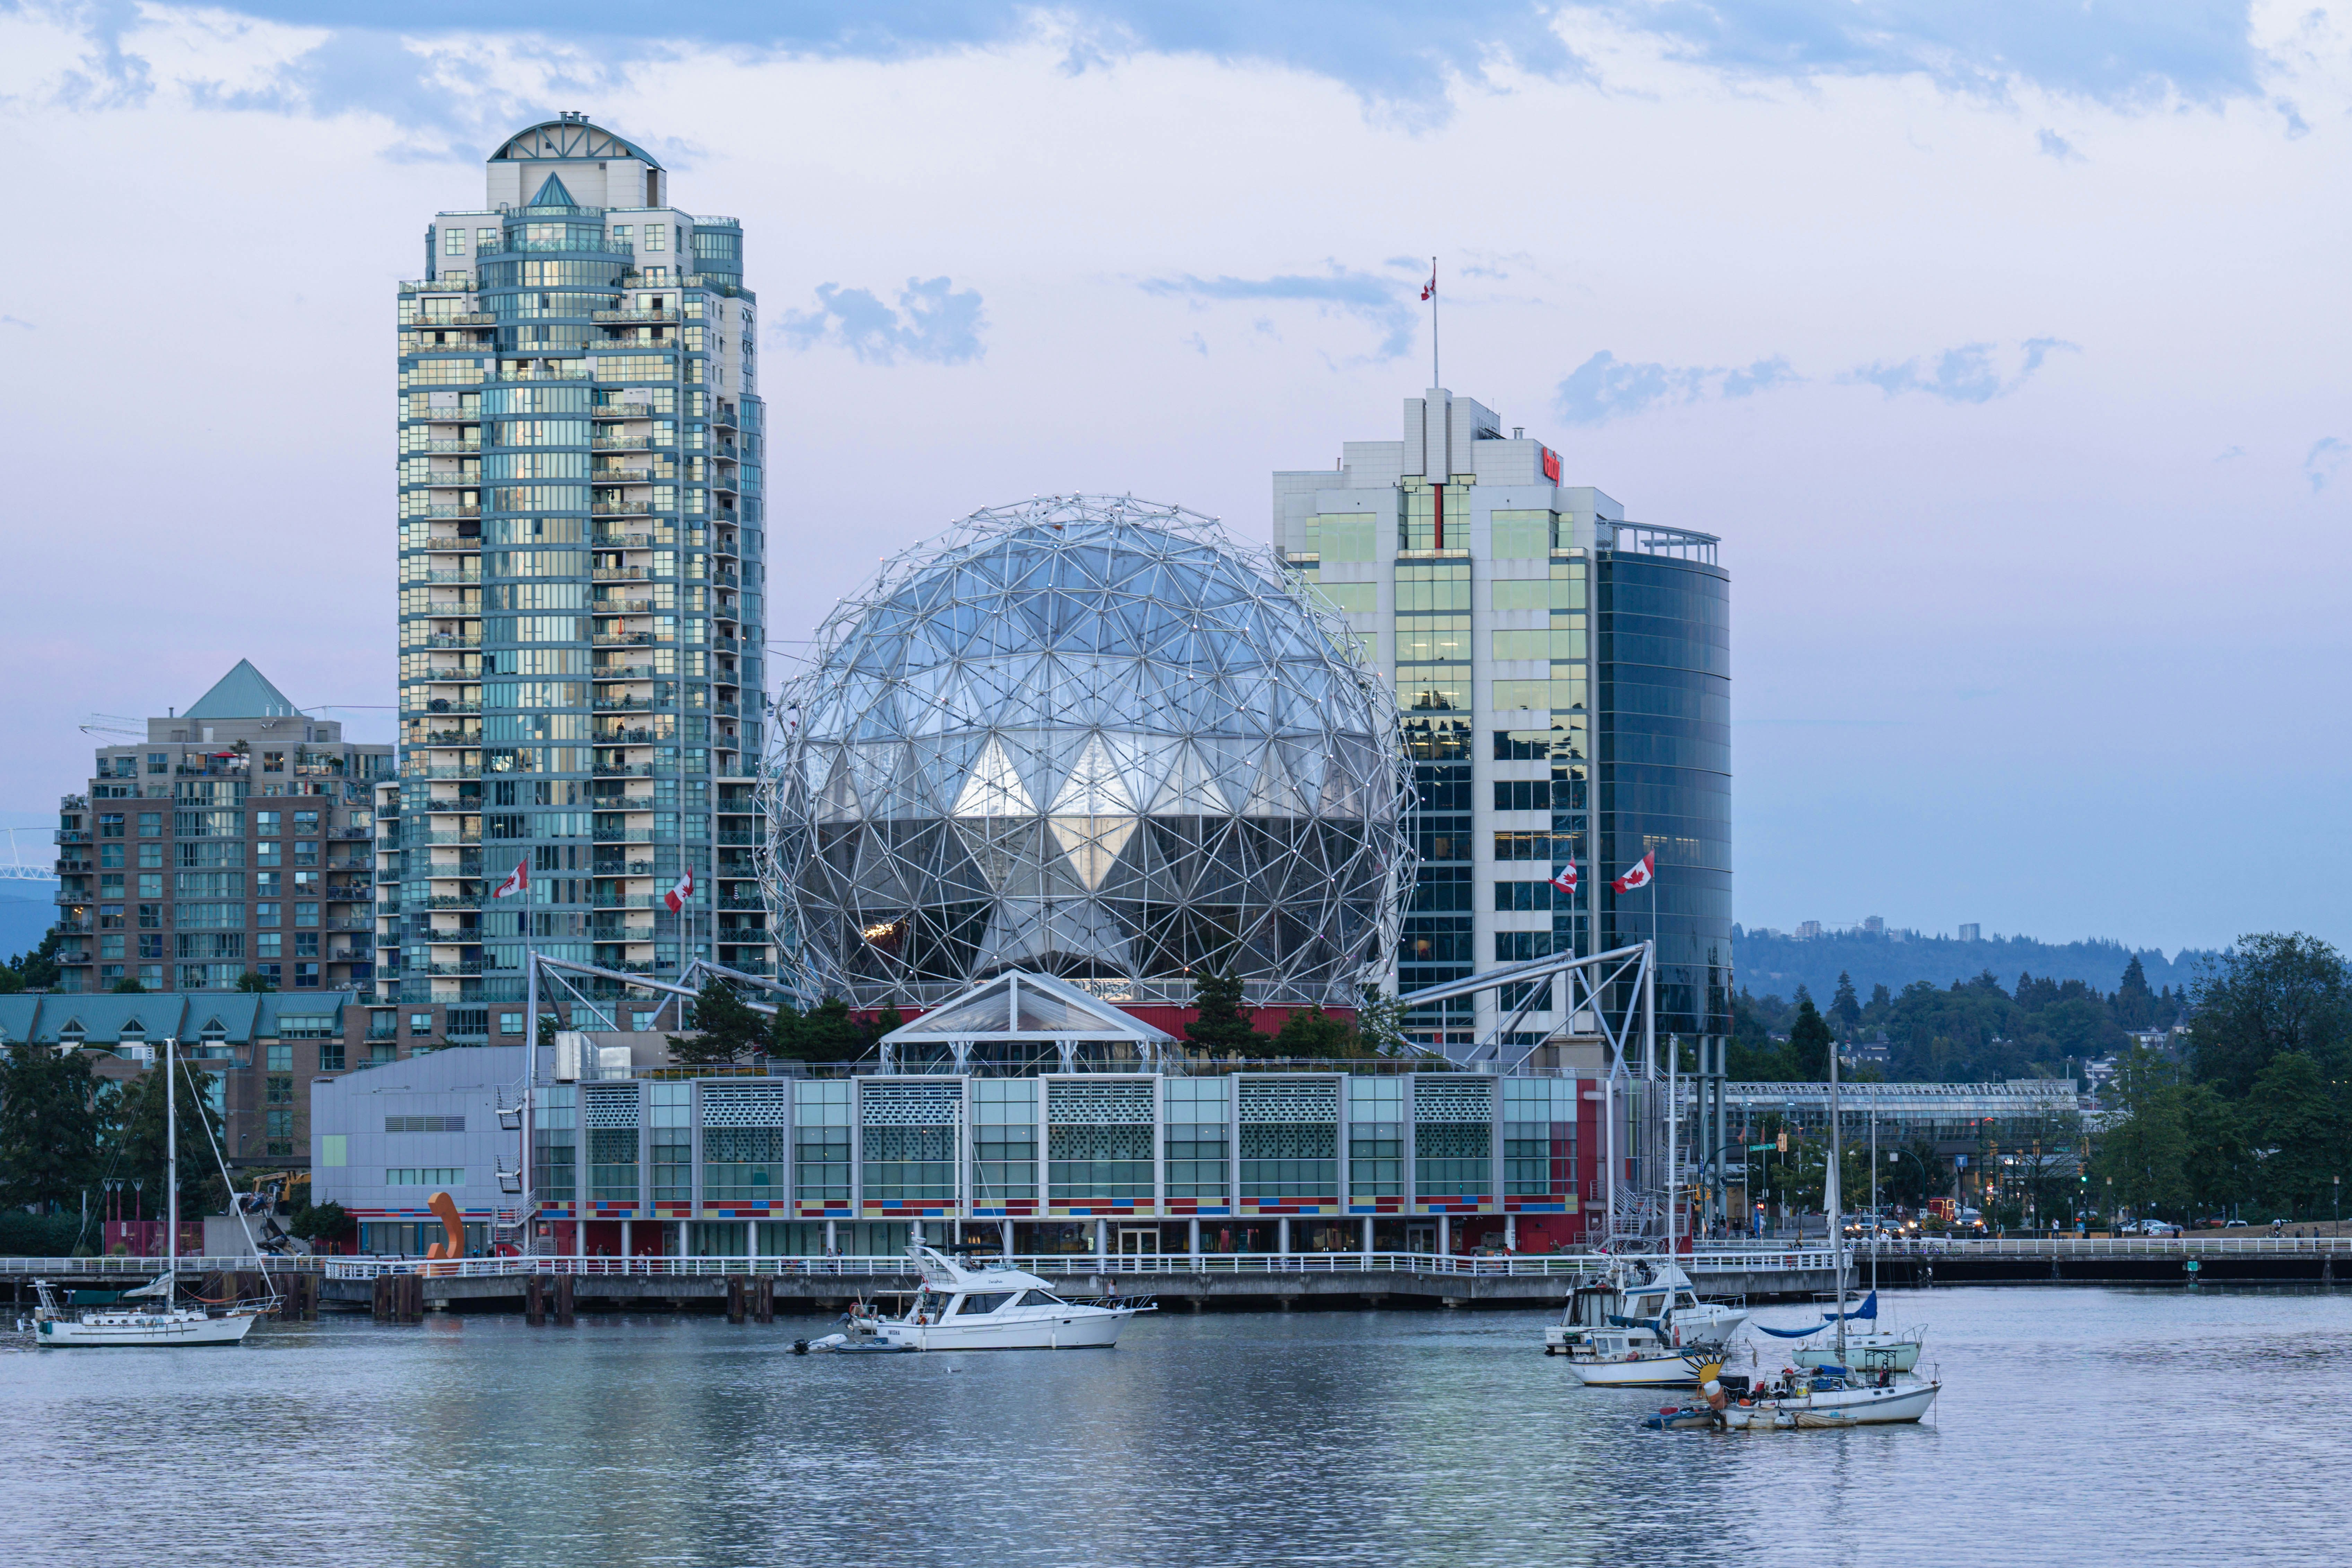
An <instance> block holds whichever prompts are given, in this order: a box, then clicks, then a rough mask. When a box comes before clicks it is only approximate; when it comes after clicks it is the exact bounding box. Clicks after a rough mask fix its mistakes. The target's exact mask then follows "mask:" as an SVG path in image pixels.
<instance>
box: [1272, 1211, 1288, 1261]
mask: <svg viewBox="0 0 2352 1568" xmlns="http://www.w3.org/2000/svg"><path fill="white" fill-rule="evenodd" d="M1274 1249H1275V1251H1276V1252H1277V1253H1279V1254H1281V1255H1282V1256H1283V1257H1285V1258H1287V1257H1289V1256H1290V1221H1289V1220H1288V1219H1286V1218H1285V1219H1278V1220H1276V1221H1275V1222H1274Z"/></svg>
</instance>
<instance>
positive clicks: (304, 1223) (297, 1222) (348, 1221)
mask: <svg viewBox="0 0 2352 1568" xmlns="http://www.w3.org/2000/svg"><path fill="white" fill-rule="evenodd" d="M351 1228H352V1216H351V1215H350V1214H349V1213H347V1212H346V1211H345V1210H344V1208H343V1205H341V1204H337V1203H325V1204H312V1205H310V1207H308V1208H306V1209H304V1210H303V1211H302V1212H301V1213H300V1214H298V1215H295V1216H294V1223H293V1224H291V1225H289V1226H287V1227H286V1232H287V1234H288V1235H289V1236H292V1237H297V1238H298V1239H299V1240H302V1241H333V1240H336V1239H338V1238H339V1237H343V1236H345V1235H347V1234H349V1233H350V1231H351Z"/></svg>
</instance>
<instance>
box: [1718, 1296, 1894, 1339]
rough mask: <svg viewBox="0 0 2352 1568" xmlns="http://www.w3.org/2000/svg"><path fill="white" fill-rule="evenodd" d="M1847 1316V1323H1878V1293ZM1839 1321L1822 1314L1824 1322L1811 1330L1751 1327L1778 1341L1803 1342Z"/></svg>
mask: <svg viewBox="0 0 2352 1568" xmlns="http://www.w3.org/2000/svg"><path fill="white" fill-rule="evenodd" d="M1845 1316H1846V1319H1847V1321H1850V1322H1851V1321H1863V1322H1876V1321H1878V1292H1877V1291H1875V1290H1873V1291H1872V1292H1871V1293H1870V1294H1869V1295H1867V1296H1864V1298H1863V1299H1862V1305H1861V1306H1859V1307H1856V1308H1855V1309H1854V1310H1853V1311H1851V1312H1848V1313H1847V1314H1845ZM1836 1321H1838V1315H1837V1314H1836V1313H1835V1312H1824V1313H1822V1321H1820V1322H1818V1323H1815V1324H1814V1325H1813V1326H1812V1327H1811V1328H1809V1329H1776V1328H1772V1327H1770V1326H1769V1325H1768V1324H1764V1323H1755V1324H1751V1325H1749V1326H1750V1327H1752V1328H1755V1329H1757V1330H1759V1331H1762V1332H1764V1333H1768V1334H1770V1335H1771V1336H1772V1337H1773V1338H1774V1339H1776V1340H1801V1339H1803V1338H1804V1337H1805V1336H1806V1335H1808V1334H1818V1333H1820V1332H1821V1331H1822V1330H1823V1329H1826V1328H1828V1327H1829V1326H1830V1325H1831V1324H1832V1323H1834V1322H1836Z"/></svg>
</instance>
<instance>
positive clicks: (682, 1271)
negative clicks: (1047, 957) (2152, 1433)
mask: <svg viewBox="0 0 2352 1568" xmlns="http://www.w3.org/2000/svg"><path fill="white" fill-rule="evenodd" d="M978 1261H979V1263H980V1264H981V1265H982V1266H985V1265H986V1264H988V1263H992V1262H997V1261H1000V1260H999V1259H996V1258H981V1259H979V1260H978ZM1002 1261H1003V1262H1006V1263H1008V1264H1010V1266H1011V1267H1013V1268H1019V1269H1022V1270H1024V1271H1026V1272H1028V1273H1032V1274H1042V1275H1051V1276H1059V1277H1063V1278H1067V1277H1070V1276H1074V1275H1111V1274H1117V1275H1144V1276H1151V1275H1176V1274H1208V1275H1218V1274H1225V1275H1268V1274H1418V1275H1443V1276H1454V1277H1460V1278H1465V1279H1510V1278H1526V1277H1541V1276H1555V1277H1559V1278H1562V1279H1568V1278H1574V1277H1580V1276H1584V1275H1595V1274H1601V1273H1605V1272H1606V1271H1607V1270H1608V1268H1609V1267H1610V1265H1611V1263H1612V1259H1610V1258H1604V1257H1601V1256H1600V1255H1598V1254H1594V1253H1547V1254H1541V1255H1531V1256H1526V1257H1502V1258H1475V1257H1462V1256H1456V1255H1454V1254H1450V1253H1446V1254H1441V1253H1433V1252H1370V1253H1367V1252H1294V1253H1290V1254H1288V1255H1284V1254H1279V1253H1263V1252H1252V1253H1219V1252H1208V1253H1202V1254H1201V1255H1200V1256H1199V1257H1197V1258H1196V1257H1193V1256H1192V1255H1190V1254H1187V1253H1181V1252H1178V1253H1164V1254H1159V1255H1145V1256H1137V1255H1133V1254H1129V1255H1125V1256H1121V1255H1118V1254H1112V1255H1110V1256H1108V1257H1104V1256H1097V1255H1096V1254H1093V1253H1086V1252H1076V1253H1068V1252H1065V1253H1048V1254H1044V1255H1040V1256H1031V1257H1016V1258H1007V1259H1003V1260H1002ZM1680 1261H1681V1263H1682V1265H1683V1267H1684V1268H1686V1269H1688V1270H1689V1271H1690V1272H1691V1273H1692V1274H1693V1275H1695V1276H1696V1275H1701V1274H1709V1273H1727V1272H1746V1271H1749V1270H1757V1269H1792V1268H1793V1269H1818V1270H1822V1271H1823V1272H1826V1271H1827V1270H1828V1269H1829V1268H1830V1267H1831V1257H1830V1253H1829V1250H1828V1248H1826V1247H1811V1248H1804V1249H1781V1248H1774V1249H1771V1250H1769V1251H1758V1250H1744V1251H1738V1252H1726V1251H1711V1252H1705V1253H1696V1254H1685V1256H1684V1257H1683V1258H1681V1259H1680ZM325 1268H326V1273H327V1278H329V1279H373V1278H375V1277H376V1276H377V1275H380V1274H423V1275H425V1277H427V1278H428V1279H487V1278H501V1277H505V1276H509V1275H528V1274H549V1275H553V1274H571V1275H577V1276H589V1277H600V1278H603V1277H610V1278H627V1277H635V1278H640V1279H658V1278H670V1279H678V1278H687V1279H696V1278H700V1279H718V1278H722V1277H724V1276H727V1275H730V1274H772V1275H775V1276H778V1277H780V1278H787V1279H873V1278H877V1277H887V1278H894V1279H905V1278H910V1277H912V1276H913V1274H914V1272H915V1268H914V1265H913V1264H912V1263H911V1262H910V1261H908V1258H905V1257H904V1256H901V1255H896V1254H893V1255H888V1256H882V1257H872V1258H462V1259H457V1260H455V1261H452V1262H447V1263H443V1262H439V1261H433V1260H424V1259H418V1258H328V1259H326V1262H325Z"/></svg>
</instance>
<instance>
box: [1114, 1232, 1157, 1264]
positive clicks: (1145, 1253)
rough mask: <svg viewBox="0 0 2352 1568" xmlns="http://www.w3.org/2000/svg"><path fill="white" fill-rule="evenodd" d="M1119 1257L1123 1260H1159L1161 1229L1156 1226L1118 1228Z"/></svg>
mask: <svg viewBox="0 0 2352 1568" xmlns="http://www.w3.org/2000/svg"><path fill="white" fill-rule="evenodd" d="M1118 1255H1119V1256H1120V1257H1121V1258H1157V1257H1159V1256H1160V1227H1159V1226H1156V1225H1123V1226H1119V1227H1118Z"/></svg>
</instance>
